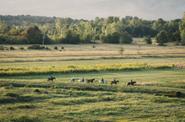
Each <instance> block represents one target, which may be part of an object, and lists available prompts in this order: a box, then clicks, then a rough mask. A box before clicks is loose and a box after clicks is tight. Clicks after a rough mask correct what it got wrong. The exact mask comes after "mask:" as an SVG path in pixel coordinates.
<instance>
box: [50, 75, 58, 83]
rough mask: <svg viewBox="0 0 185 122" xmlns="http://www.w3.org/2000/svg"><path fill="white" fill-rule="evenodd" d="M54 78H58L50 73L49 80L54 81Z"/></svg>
mask: <svg viewBox="0 0 185 122" xmlns="http://www.w3.org/2000/svg"><path fill="white" fill-rule="evenodd" d="M53 80H56V78H55V77H54V76H51V75H50V76H49V77H48V81H52V82H53Z"/></svg>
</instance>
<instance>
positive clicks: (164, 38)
mask: <svg viewBox="0 0 185 122" xmlns="http://www.w3.org/2000/svg"><path fill="white" fill-rule="evenodd" d="M156 41H157V43H158V44H159V45H160V46H163V45H164V43H166V42H168V35H167V32H166V31H161V32H159V33H158V34H157V36H156Z"/></svg>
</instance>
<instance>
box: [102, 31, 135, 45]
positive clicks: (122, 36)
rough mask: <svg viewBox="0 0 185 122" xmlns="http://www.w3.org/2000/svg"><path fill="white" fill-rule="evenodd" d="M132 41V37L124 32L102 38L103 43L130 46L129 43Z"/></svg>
mask: <svg viewBox="0 0 185 122" xmlns="http://www.w3.org/2000/svg"><path fill="white" fill-rule="evenodd" d="M132 41H133V40H132V37H131V36H130V35H129V34H128V33H126V32H123V33H118V32H114V33H112V34H108V35H107V36H104V37H103V42H104V43H114V44H118V43H121V44H122V43H124V44H130V43H132Z"/></svg>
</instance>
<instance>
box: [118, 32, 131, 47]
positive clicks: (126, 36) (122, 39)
mask: <svg viewBox="0 0 185 122" xmlns="http://www.w3.org/2000/svg"><path fill="white" fill-rule="evenodd" d="M132 41H133V40H132V37H131V36H130V35H129V34H128V33H127V32H123V33H121V35H120V40H119V42H120V43H124V44H131V43H132Z"/></svg>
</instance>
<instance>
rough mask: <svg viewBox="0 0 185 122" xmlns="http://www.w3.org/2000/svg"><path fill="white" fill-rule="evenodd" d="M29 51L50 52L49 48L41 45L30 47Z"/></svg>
mask: <svg viewBox="0 0 185 122" xmlns="http://www.w3.org/2000/svg"><path fill="white" fill-rule="evenodd" d="M28 49H31V50H49V48H48V47H45V46H41V45H38V44H35V45H31V46H29V47H28Z"/></svg>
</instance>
